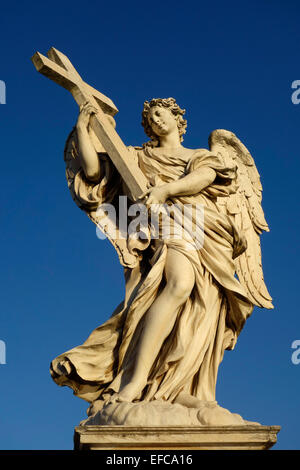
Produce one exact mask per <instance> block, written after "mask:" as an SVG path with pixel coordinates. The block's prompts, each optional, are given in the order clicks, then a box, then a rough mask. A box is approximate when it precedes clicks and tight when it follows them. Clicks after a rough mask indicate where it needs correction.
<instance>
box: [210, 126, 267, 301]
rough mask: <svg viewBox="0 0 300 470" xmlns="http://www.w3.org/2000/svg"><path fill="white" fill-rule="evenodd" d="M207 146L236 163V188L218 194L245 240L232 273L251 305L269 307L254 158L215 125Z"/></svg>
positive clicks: (263, 224)
mask: <svg viewBox="0 0 300 470" xmlns="http://www.w3.org/2000/svg"><path fill="white" fill-rule="evenodd" d="M209 146H210V150H211V151H212V152H213V153H215V154H218V155H220V156H221V158H223V159H224V160H225V162H226V161H229V162H231V163H232V161H233V162H234V163H235V164H236V167H237V179H236V185H237V191H236V192H235V193H233V194H231V195H230V196H228V197H222V198H218V205H219V207H220V209H221V210H223V211H226V212H227V214H228V215H229V216H230V217H231V218H232V220H233V221H234V223H235V225H236V227H237V228H238V230H239V231H241V232H242V233H243V234H244V236H245V238H246V242H247V249H246V250H245V251H244V252H243V253H242V254H241V255H239V256H237V257H236V258H235V266H236V273H237V275H238V278H239V280H240V282H241V284H242V285H243V287H244V288H245V289H246V292H247V294H248V297H249V299H250V300H251V302H253V304H254V305H257V306H258V307H264V308H268V309H271V308H273V305H272V298H271V296H270V294H269V292H268V290H267V287H266V285H265V282H264V275H263V270H262V261H261V247H260V235H261V234H262V232H263V231H266V232H268V231H269V227H268V224H267V222H266V220H265V216H264V212H263V209H262V206H261V201H262V185H261V182H260V177H259V173H258V171H257V168H256V166H255V163H254V160H253V158H252V156H251V155H250V153H249V151H248V150H247V148H246V147H245V146H244V145H243V144H242V142H241V141H240V140H239V139H238V138H237V137H236V135H235V134H233V133H232V132H229V131H226V130H223V129H217V130H215V131H213V132H212V133H211V135H210V136H209Z"/></svg>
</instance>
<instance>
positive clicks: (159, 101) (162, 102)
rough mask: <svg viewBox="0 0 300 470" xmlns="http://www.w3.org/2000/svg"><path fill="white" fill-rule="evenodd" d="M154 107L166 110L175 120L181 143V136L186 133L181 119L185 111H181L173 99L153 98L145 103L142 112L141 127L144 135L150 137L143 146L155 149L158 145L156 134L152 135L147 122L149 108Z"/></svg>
mask: <svg viewBox="0 0 300 470" xmlns="http://www.w3.org/2000/svg"><path fill="white" fill-rule="evenodd" d="M154 106H161V107H164V108H168V109H169V110H170V111H171V112H172V114H173V115H174V116H175V117H176V118H177V126H178V131H179V137H180V142H182V141H183V134H185V133H186V127H187V121H186V119H183V115H184V114H185V109H181V108H180V107H179V106H178V104H177V103H176V100H175V99H174V98H153V99H152V100H151V101H150V102H149V101H145V103H144V109H143V112H142V123H141V124H142V126H143V128H144V131H145V134H146V135H147V136H148V137H150V139H151V140H150V141H149V142H146V144H144V145H150V146H152V147H156V146H158V145H159V139H158V137H157V135H156V134H154V132H153V130H152V128H151V126H150V124H149V122H148V114H149V111H150V109H151V108H153V107H154Z"/></svg>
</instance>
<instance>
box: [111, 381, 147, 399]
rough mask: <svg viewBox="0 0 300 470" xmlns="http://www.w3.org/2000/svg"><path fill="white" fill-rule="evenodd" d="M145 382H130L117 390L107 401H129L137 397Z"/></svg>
mask: <svg viewBox="0 0 300 470" xmlns="http://www.w3.org/2000/svg"><path fill="white" fill-rule="evenodd" d="M145 385H146V384H145V383H142V382H130V383H129V384H127V385H125V387H124V388H123V389H122V390H121V391H120V392H119V393H115V394H114V395H112V396H111V397H110V399H109V400H108V403H122V402H128V403H131V402H133V400H135V399H136V398H137V396H138V395H139V394H140V392H141V391H142V390H143V388H144V386H145Z"/></svg>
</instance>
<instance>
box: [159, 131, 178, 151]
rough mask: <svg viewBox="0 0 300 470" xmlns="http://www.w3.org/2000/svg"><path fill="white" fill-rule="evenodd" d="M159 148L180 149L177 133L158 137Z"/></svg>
mask: <svg viewBox="0 0 300 470" xmlns="http://www.w3.org/2000/svg"><path fill="white" fill-rule="evenodd" d="M159 147H161V148H165V149H177V148H179V147H182V145H181V142H180V137H179V134H178V131H176V132H171V133H170V134H167V135H162V136H160V137H159Z"/></svg>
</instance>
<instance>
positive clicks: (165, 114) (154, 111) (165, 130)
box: [148, 106, 178, 137]
mask: <svg viewBox="0 0 300 470" xmlns="http://www.w3.org/2000/svg"><path fill="white" fill-rule="evenodd" d="M148 122H149V124H150V126H151V129H152V130H153V132H154V134H155V135H157V136H158V137H160V136H164V135H167V134H170V133H172V132H174V130H176V129H177V131H178V125H177V119H176V117H175V116H174V114H173V113H172V111H170V110H169V109H168V108H165V107H162V106H153V107H152V108H150V110H149V113H148Z"/></svg>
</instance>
